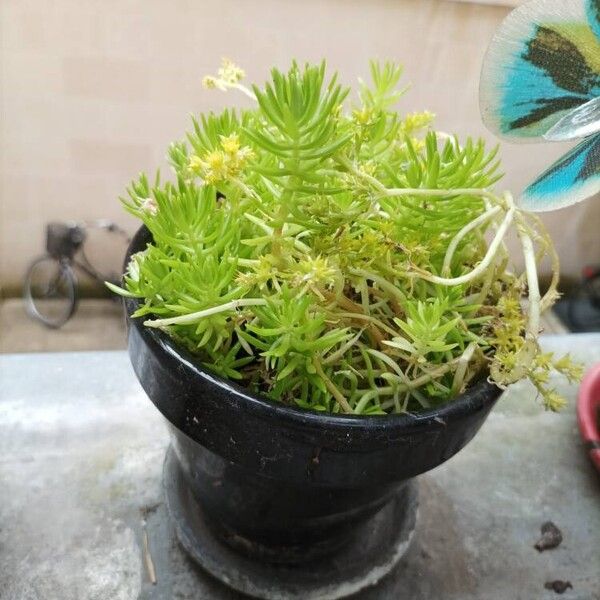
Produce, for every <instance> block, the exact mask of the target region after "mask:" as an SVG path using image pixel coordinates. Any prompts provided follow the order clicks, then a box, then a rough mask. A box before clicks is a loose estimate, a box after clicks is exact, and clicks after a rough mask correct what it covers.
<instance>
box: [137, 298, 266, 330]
mask: <svg viewBox="0 0 600 600" xmlns="http://www.w3.org/2000/svg"><path fill="white" fill-rule="evenodd" d="M266 305H267V301H266V300H265V299H264V298H240V299H239V300H232V301H231V302H226V303H225V304H221V305H219V306H213V307H212V308H206V309H204V310H200V311H198V312H194V313H189V314H187V315H180V316H178V317H170V318H168V319H155V320H148V321H144V325H146V326H147V327H155V328H161V327H167V326H168V325H190V324H192V323H197V322H198V321H201V320H202V319H204V318H205V317H210V316H211V315H216V314H218V313H222V312H227V311H230V310H236V309H237V308H242V307H245V306H266Z"/></svg>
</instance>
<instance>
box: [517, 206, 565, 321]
mask: <svg viewBox="0 0 600 600" xmlns="http://www.w3.org/2000/svg"><path fill="white" fill-rule="evenodd" d="M528 216H529V217H530V218H533V220H534V221H535V224H536V225H537V227H538V229H539V230H540V231H541V232H542V237H543V241H544V248H545V251H546V254H547V255H548V256H549V257H550V260H551V263H552V266H551V270H552V280H551V281H550V285H549V286H548V290H547V291H546V293H545V294H544V296H543V297H542V299H541V300H540V311H541V312H544V311H545V310H546V309H548V308H550V307H551V306H552V304H554V301H555V300H556V298H557V297H558V291H557V289H558V282H559V277H560V258H559V256H558V252H557V251H556V248H555V247H554V244H553V243H552V240H550V236H549V234H548V231H547V229H546V226H545V225H544V223H543V221H542V220H541V219H540V218H539V217H538V216H537V215H528ZM523 223H524V224H525V225H526V226H527V230H528V231H529V233H530V235H531V234H532V229H531V227H529V225H527V224H526V223H525V221H523Z"/></svg>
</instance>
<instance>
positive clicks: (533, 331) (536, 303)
mask: <svg viewBox="0 0 600 600" xmlns="http://www.w3.org/2000/svg"><path fill="white" fill-rule="evenodd" d="M517 233H518V235H519V239H520V240H521V247H522V249H523V256H524V258H525V272H526V274H527V289H528V296H529V307H528V309H527V310H528V313H529V318H528V324H527V337H528V338H530V339H533V340H535V339H537V336H538V334H539V332H540V314H541V306H540V304H541V296H540V286H539V281H538V276H537V265H536V261H535V251H534V248H533V242H532V241H531V237H530V236H529V234H528V233H527V230H526V226H525V225H524V224H523V223H522V220H521V218H519V221H518V223H517Z"/></svg>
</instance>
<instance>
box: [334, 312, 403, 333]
mask: <svg viewBox="0 0 600 600" xmlns="http://www.w3.org/2000/svg"><path fill="white" fill-rule="evenodd" d="M335 316H336V317H342V318H344V317H345V318H347V319H358V320H360V321H368V322H369V323H373V325H375V326H376V327H377V328H378V329H381V330H382V331H385V332H386V333H389V334H390V335H393V336H395V335H398V332H397V331H394V330H393V329H392V328H391V327H388V326H387V325H386V324H385V323H383V322H382V321H380V320H379V319H376V318H375V317H372V316H370V315H365V314H363V313H355V312H340V313H336V315H335Z"/></svg>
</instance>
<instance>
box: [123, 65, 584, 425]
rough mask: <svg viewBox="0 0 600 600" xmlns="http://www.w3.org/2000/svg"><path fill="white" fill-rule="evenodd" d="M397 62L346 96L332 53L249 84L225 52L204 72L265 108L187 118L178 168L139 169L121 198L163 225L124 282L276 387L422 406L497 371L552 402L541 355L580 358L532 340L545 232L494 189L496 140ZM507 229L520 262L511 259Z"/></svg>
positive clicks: (303, 400)
mask: <svg viewBox="0 0 600 600" xmlns="http://www.w3.org/2000/svg"><path fill="white" fill-rule="evenodd" d="M400 76H401V69H400V68H399V67H398V66H396V65H394V64H390V63H386V64H384V65H380V64H377V63H373V64H372V65H371V79H372V81H371V83H370V84H369V85H367V84H365V83H363V82H362V81H361V82H360V85H359V89H358V98H357V100H355V101H354V102H349V101H348V100H347V96H348V93H349V90H348V89H346V88H344V87H343V86H342V85H340V84H339V83H338V81H337V77H336V76H335V75H334V76H333V77H331V78H330V79H327V77H326V71H325V64H324V63H323V64H321V65H317V66H312V65H307V66H304V67H301V66H299V65H298V64H296V63H293V64H292V66H291V68H290V69H289V71H288V72H280V71H278V70H276V69H273V71H272V72H271V80H270V81H269V82H268V83H266V85H265V86H264V87H262V88H260V87H257V86H252V88H251V89H250V88H247V87H245V86H244V85H243V84H242V83H241V79H242V77H243V72H242V71H241V69H239V68H238V67H236V66H235V65H234V64H233V63H231V62H228V61H224V63H223V67H222V68H221V69H220V70H219V72H218V74H217V75H216V76H214V77H206V78H205V79H204V84H205V87H209V88H217V89H221V90H228V89H237V90H240V91H242V92H243V93H245V94H246V95H247V96H250V97H251V98H253V99H254V100H255V102H256V106H255V108H252V109H250V110H241V111H239V112H234V111H233V110H226V111H224V112H223V113H221V114H218V115H217V114H213V113H210V114H205V115H201V116H200V117H199V118H198V119H193V120H192V122H193V129H192V130H191V131H190V132H189V133H188V134H187V136H186V139H185V140H184V141H180V142H176V143H174V144H172V146H171V147H170V149H169V159H170V163H171V165H172V167H173V169H174V173H175V180H174V181H166V182H161V180H160V178H159V176H158V175H157V177H156V178H155V180H154V182H153V183H150V181H149V180H148V178H147V177H146V176H145V175H142V176H141V177H140V178H139V180H137V181H135V182H134V183H132V185H131V187H130V188H129V190H128V197H127V198H125V199H123V202H124V204H125V207H126V209H127V210H128V211H129V212H131V213H132V214H133V215H135V216H136V217H138V218H139V219H140V220H141V221H142V222H143V223H144V224H145V225H146V227H147V228H148V229H149V230H150V232H151V234H152V237H153V242H152V243H151V244H149V245H148V246H147V248H146V249H145V250H144V251H143V252H139V253H137V254H135V255H134V256H132V258H131V262H130V263H129V266H128V269H127V273H126V274H125V276H124V284H123V288H115V287H113V289H114V291H116V292H117V293H120V294H122V295H124V296H130V297H134V298H139V301H140V302H139V308H138V310H137V312H136V313H135V316H137V317H145V319H146V320H145V325H147V326H148V327H152V328H158V329H161V330H164V331H165V332H167V333H168V334H169V335H170V336H171V337H172V338H173V339H174V340H175V342H176V343H178V344H180V345H181V346H184V347H185V348H187V349H188V350H189V351H191V352H192V353H193V354H194V355H196V356H197V357H198V360H199V361H200V362H201V363H202V364H203V365H204V366H205V367H206V368H208V369H210V370H211V371H213V372H215V373H217V374H219V375H221V376H223V377H225V378H229V379H233V380H238V381H239V382H240V383H242V384H243V385H244V386H246V387H247V388H249V389H250V390H252V391H254V392H256V393H259V394H261V395H263V396H266V397H268V398H270V399H273V400H276V401H279V402H283V403H285V404H290V405H296V406H300V407H303V408H308V409H315V410H319V411H326V412H333V413H352V414H360V415H375V414H387V413H402V412H406V411H418V410H420V409H427V408H429V407H434V406H437V405H439V404H441V403H444V402H448V401H450V400H452V398H454V397H455V396H457V395H458V394H460V393H461V392H462V391H464V390H465V388H466V387H467V386H468V385H469V383H470V382H472V381H473V380H475V379H477V378H480V377H486V376H487V377H489V378H490V380H491V381H493V382H495V383H496V384H498V385H499V386H505V385H507V384H510V383H512V382H514V381H516V380H519V379H522V378H529V379H530V380H531V381H532V382H533V384H534V385H535V387H536V388H537V390H538V391H539V394H540V397H541V398H542V399H543V402H544V404H545V405H546V407H547V408H549V409H551V410H556V409H558V408H560V407H561V405H562V404H563V400H562V398H560V397H559V395H558V394H557V393H556V392H555V391H554V389H553V388H552V387H551V385H550V383H549V373H550V371H551V370H556V371H558V372H560V373H562V374H564V375H565V376H567V377H568V378H570V379H574V378H576V377H578V376H579V374H580V373H579V368H578V367H577V366H575V365H574V364H573V363H572V362H571V361H570V359H569V358H568V357H565V358H559V359H556V358H554V357H553V356H552V355H551V354H547V353H543V352H541V351H540V349H539V346H538V342H537V338H538V333H539V331H540V314H541V313H542V311H544V310H545V309H547V308H549V307H550V306H551V305H552V303H553V302H554V301H555V299H556V297H557V292H556V286H557V277H558V258H557V256H556V253H555V251H554V248H553V246H552V242H551V240H550V239H549V237H548V234H547V233H546V231H545V229H544V227H543V225H542V223H541V222H540V221H539V219H538V218H537V217H535V216H534V215H532V214H528V213H525V212H523V211H521V210H519V208H518V207H517V206H516V205H515V203H514V202H513V199H512V197H511V195H510V194H509V193H503V194H497V193H496V192H494V191H493V185H494V184H495V183H496V182H497V181H498V179H499V178H500V176H499V174H498V161H497V160H496V150H493V151H491V152H488V151H486V149H485V147H484V143H483V141H481V140H480V141H473V140H471V139H467V140H465V141H463V142H461V141H459V140H458V139H457V138H455V137H451V136H449V135H447V134H442V133H439V132H436V131H435V130H434V129H433V128H432V120H433V115H431V114H430V113H427V112H423V113H415V114H408V115H401V114H399V113H398V112H397V111H396V110H394V109H393V108H392V107H393V105H394V104H395V103H396V101H397V100H398V98H399V97H400V95H401V94H402V93H403V91H401V90H399V89H398V87H397V86H398V82H399V79H400ZM511 229H514V230H516V233H517V235H518V237H519V240H520V244H521V248H522V251H523V255H524V262H525V271H524V273H514V272H512V271H511V270H510V269H509V255H508V252H507V248H506V246H505V239H506V236H507V234H508V233H509V231H510V230H511ZM545 256H550V258H551V262H552V269H553V277H552V281H551V283H550V286H549V289H548V291H547V292H546V293H545V295H544V296H543V297H542V296H541V294H540V289H539V285H538V277H537V266H538V265H539V263H540V261H541V260H542V259H543V258H544V257H545ZM524 297H528V300H529V301H528V303H527V308H524V307H523V306H524V305H523V302H522V299H523V298H524Z"/></svg>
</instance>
